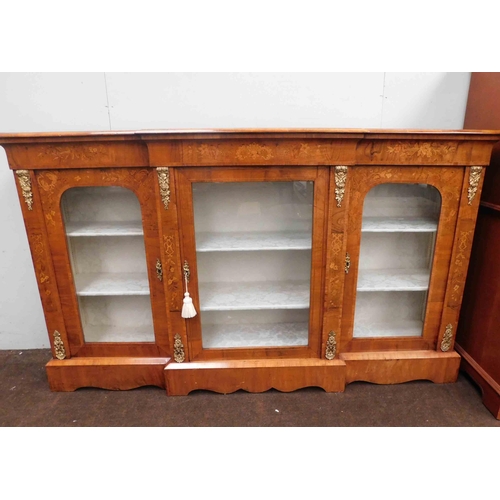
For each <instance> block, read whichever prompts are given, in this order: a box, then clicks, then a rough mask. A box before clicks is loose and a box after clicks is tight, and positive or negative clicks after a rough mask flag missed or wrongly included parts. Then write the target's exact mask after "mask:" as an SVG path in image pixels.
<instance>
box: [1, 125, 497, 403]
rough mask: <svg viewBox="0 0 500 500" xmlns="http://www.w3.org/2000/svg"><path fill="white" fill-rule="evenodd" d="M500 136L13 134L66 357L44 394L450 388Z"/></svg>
mask: <svg viewBox="0 0 500 500" xmlns="http://www.w3.org/2000/svg"><path fill="white" fill-rule="evenodd" d="M499 139H500V134H498V133H495V132H492V131H427V130H416V131H407V130H186V131H168V130H167V131H137V132H101V133H60V134H57V133H51V134H33V135H30V134H10V135H0V144H1V145H2V146H3V147H4V148H5V150H6V152H7V157H8V161H9V165H10V168H11V169H12V170H13V171H14V175H15V178H16V185H17V189H18V193H19V199H20V203H21V207H22V211H23V216H24V220H25V224H26V230H27V234H28V239H29V244H30V248H31V253H32V257H33V263H34V268H35V272H36V277H37V280H38V287H39V290H40V297H41V301H42V304H43V308H44V312H45V318H46V322H47V328H48V332H49V338H50V342H51V346H52V352H53V357H54V359H53V360H51V361H50V362H49V363H48V364H47V375H48V379H49V383H50V387H51V388H52V389H53V390H57V391H71V390H75V389H77V388H79V387H85V386H92V387H101V388H107V389H130V388H133V387H139V386H144V385H156V386H160V387H163V388H166V390H167V393H168V394H169V395H183V394H188V393H189V392H190V391H192V390H195V389H208V390H213V391H217V392H223V393H229V392H234V391H236V390H238V389H244V390H247V391H250V392H260V391H265V390H268V389H270V388H276V389H278V390H281V391H292V390H295V389H298V388H301V387H306V386H319V387H322V388H323V389H325V390H326V391H343V390H344V388H345V385H346V384H347V383H349V382H353V381H356V380H363V381H368V382H373V383H379V384H393V383H401V382H406V381H409V380H416V379H428V380H432V381H434V382H438V383H443V382H453V381H455V380H456V377H457V373H458V367H459V364H460V356H459V355H458V354H457V353H456V352H455V350H454V338H455V332H456V328H457V321H458V315H459V311H460V305H461V301H462V294H463V287H464V282H465V276H466V273H467V267H468V264H469V254H470V250H471V244H472V236H473V232H474V226H475V222H476V215H477V211H478V206H479V198H480V193H481V187H482V182H483V173H484V170H485V167H486V166H487V165H488V164H489V161H490V154H491V150H492V147H493V145H494V144H495V142H497V141H498V140H499ZM187 292H189V294H190V297H191V298H192V300H193V304H194V306H195V309H196V311H197V314H196V315H195V316H194V317H190V318H184V317H183V316H185V314H183V313H182V310H183V298H184V296H185V293H187Z"/></svg>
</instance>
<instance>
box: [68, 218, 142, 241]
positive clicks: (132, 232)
mask: <svg viewBox="0 0 500 500" xmlns="http://www.w3.org/2000/svg"><path fill="white" fill-rule="evenodd" d="M66 234H67V235H68V236H71V237H78V236H142V235H143V234H144V232H143V229H142V222H141V221H132V222H121V221H117V222H114V221H113V222H93V221H85V222H68V223H67V224H66Z"/></svg>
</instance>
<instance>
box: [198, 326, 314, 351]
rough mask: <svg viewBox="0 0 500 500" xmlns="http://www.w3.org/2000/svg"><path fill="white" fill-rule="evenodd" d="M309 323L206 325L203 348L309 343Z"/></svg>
mask: <svg viewBox="0 0 500 500" xmlns="http://www.w3.org/2000/svg"><path fill="white" fill-rule="evenodd" d="M308 334H309V325H308V324H307V323H265V324H237V325H205V326H204V327H203V347H204V348H205V349H213V348H226V347H240V348H243V347H273V346H274V347H283V346H286V347H290V346H303V345H307V343H308Z"/></svg>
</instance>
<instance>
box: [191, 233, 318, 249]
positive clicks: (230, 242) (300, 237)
mask: <svg viewBox="0 0 500 500" xmlns="http://www.w3.org/2000/svg"><path fill="white" fill-rule="evenodd" d="M310 249H311V232H310V231H309V232H306V231H302V232H298V231H285V232H256V231H255V232H227V233H207V232H206V233H202V232H200V233H197V234H196V250H197V251H198V252H232V251H255V250H310Z"/></svg>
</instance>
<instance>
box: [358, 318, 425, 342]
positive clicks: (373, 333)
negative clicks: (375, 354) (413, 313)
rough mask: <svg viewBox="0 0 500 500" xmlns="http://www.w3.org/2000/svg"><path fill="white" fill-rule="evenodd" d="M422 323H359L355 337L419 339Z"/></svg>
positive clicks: (406, 321) (407, 321)
mask: <svg viewBox="0 0 500 500" xmlns="http://www.w3.org/2000/svg"><path fill="white" fill-rule="evenodd" d="M422 328H423V322H422V321H416V320H414V321H410V320H404V321H391V322H386V323H357V324H356V325H355V327H354V337H356V338H370V337H418V336H420V335H422Z"/></svg>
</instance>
